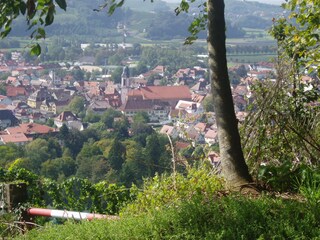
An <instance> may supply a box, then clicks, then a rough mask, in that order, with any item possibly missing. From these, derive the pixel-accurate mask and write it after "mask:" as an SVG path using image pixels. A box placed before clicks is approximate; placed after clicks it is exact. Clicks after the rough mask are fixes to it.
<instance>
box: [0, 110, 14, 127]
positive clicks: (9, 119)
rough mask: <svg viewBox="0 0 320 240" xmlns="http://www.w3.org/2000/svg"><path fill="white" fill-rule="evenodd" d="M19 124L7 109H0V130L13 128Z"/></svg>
mask: <svg viewBox="0 0 320 240" xmlns="http://www.w3.org/2000/svg"><path fill="white" fill-rule="evenodd" d="M18 124H19V120H18V119H17V118H16V117H15V116H14V114H13V112H12V111H11V110H8V109H0V129H5V128H7V127H13V126H16V125H18Z"/></svg>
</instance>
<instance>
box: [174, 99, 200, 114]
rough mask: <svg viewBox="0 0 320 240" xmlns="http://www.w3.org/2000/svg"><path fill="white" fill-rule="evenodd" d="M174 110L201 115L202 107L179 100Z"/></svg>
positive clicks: (198, 104)
mask: <svg viewBox="0 0 320 240" xmlns="http://www.w3.org/2000/svg"><path fill="white" fill-rule="evenodd" d="M175 109H179V110H185V111H186V112H187V113H191V114H199V113H203V107H202V105H201V104H200V103H197V102H192V101H185V100H179V101H178V103H177V105H176V107H175Z"/></svg>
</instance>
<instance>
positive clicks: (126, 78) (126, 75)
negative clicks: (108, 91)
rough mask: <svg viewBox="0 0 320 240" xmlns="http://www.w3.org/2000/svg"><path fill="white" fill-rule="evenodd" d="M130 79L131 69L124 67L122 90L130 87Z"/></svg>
mask: <svg viewBox="0 0 320 240" xmlns="http://www.w3.org/2000/svg"><path fill="white" fill-rule="evenodd" d="M129 77H130V73H129V67H128V66H124V67H123V71H122V74H121V88H123V87H129V86H130V81H129Z"/></svg>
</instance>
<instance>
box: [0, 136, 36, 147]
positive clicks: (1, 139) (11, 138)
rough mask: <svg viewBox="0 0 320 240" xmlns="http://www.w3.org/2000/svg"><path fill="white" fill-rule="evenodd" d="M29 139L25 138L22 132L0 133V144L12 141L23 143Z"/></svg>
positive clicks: (17, 143) (18, 143)
mask: <svg viewBox="0 0 320 240" xmlns="http://www.w3.org/2000/svg"><path fill="white" fill-rule="evenodd" d="M30 141H31V139H29V138H27V137H26V135H24V134H23V133H17V134H5V135H0V144H8V143H14V144H16V145H24V144H26V143H28V142H30Z"/></svg>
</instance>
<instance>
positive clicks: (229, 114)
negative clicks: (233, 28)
mask: <svg viewBox="0 0 320 240" xmlns="http://www.w3.org/2000/svg"><path fill="white" fill-rule="evenodd" d="M207 11H208V53H209V69H210V79H211V90H212V96H213V105H214V110H215V114H216V121H217V126H218V137H219V146H220V157H221V165H222V173H223V175H224V178H225V179H226V181H227V183H228V184H229V185H230V186H232V187H239V186H240V185H242V184H246V183H248V182H251V181H252V179H251V176H250V174H249V171H248V167H247V165H246V162H245V159H244V157H243V152H242V148H241V140H240V135H239V131H238V121H237V118H236V115H235V111H234V105H233V99H232V93H231V88H230V81H229V76H228V68H227V58H226V35H225V26H226V24H225V18H224V1H223V0H208V2H207Z"/></svg>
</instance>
